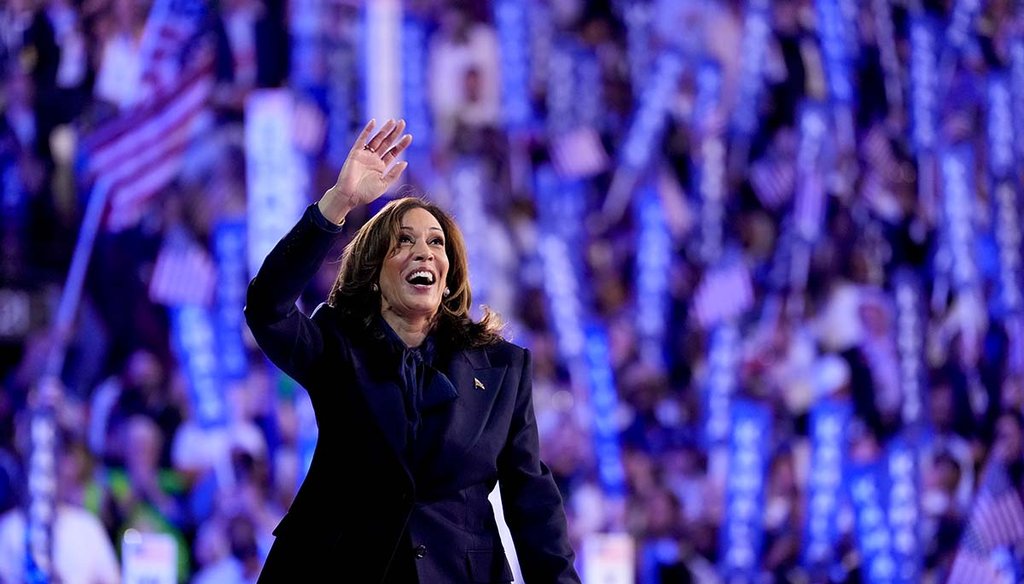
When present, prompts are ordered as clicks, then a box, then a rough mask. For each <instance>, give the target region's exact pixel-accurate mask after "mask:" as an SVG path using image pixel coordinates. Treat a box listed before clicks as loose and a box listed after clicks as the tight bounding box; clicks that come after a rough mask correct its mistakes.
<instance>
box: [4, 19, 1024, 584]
mask: <svg viewBox="0 0 1024 584" xmlns="http://www.w3.org/2000/svg"><path fill="white" fill-rule="evenodd" d="M1021 5H1022V3H1021V2H1018V1H1011V0H992V1H989V2H980V1H979V0H871V1H862V2H856V1H854V0H778V1H771V2H769V1H768V0H746V1H743V0H649V1H645V0H605V1H599V2H584V1H582V0H518V1H517V0H491V1H484V0H480V1H463V0H459V1H437V2H431V1H426V0H408V1H404V2H402V1H399V0H373V1H371V0H366V1H365V2H358V1H355V0H219V1H218V0H5V2H4V3H3V5H2V6H0V82H2V91H0V207H2V211H0V380H2V383H3V389H2V393H0V512H4V514H3V516H2V518H0V581H4V582H47V581H54V580H53V578H52V576H53V575H54V574H56V575H58V576H60V577H61V578H62V579H63V580H62V581H64V582H115V581H119V580H120V581H124V582H142V581H145V582H201V583H208V582H227V583H233V582H252V581H254V580H255V576H256V574H257V573H258V571H259V568H260V566H261V563H262V561H263V559H264V558H265V555H266V553H267V551H268V549H269V546H270V544H271V543H272V541H273V538H272V535H271V531H272V529H273V528H274V526H275V525H276V522H277V521H278V520H279V519H280V517H281V516H282V515H283V513H284V510H285V509H286V508H287V506H288V504H289V503H290V501H291V498H292V496H293V495H294V493H295V491H296V488H297V486H298V484H299V482H300V481H301V479H302V477H303V475H304V472H305V469H306V464H307V463H308V460H309V458H310V456H311V452H312V446H313V444H314V442H315V438H316V427H315V423H314V422H313V419H312V415H311V411H310V408H309V404H308V401H307V400H306V399H305V394H304V392H303V391H302V389H301V388H299V387H297V386H296V384H295V383H294V382H293V381H291V380H290V379H289V378H287V377H286V376H284V375H283V374H282V373H280V372H279V371H277V370H276V369H275V368H274V367H273V366H272V365H270V364H269V363H268V362H267V361H266V359H265V358H264V357H263V356H262V354H261V353H260V352H259V350H258V349H257V348H256V347H255V345H254V343H253V341H252V339H251V337H250V336H249V333H248V331H247V330H246V328H245V325H244V322H243V319H242V312H241V309H242V305H243V302H244V293H245V286H246V284H247V282H248V279H249V278H250V277H251V275H252V274H253V273H254V271H255V269H256V267H257V266H258V265H259V264H260V262H261V260H262V258H263V257H264V256H265V254H266V253H267V251H268V250H269V249H270V247H271V246H273V245H274V243H276V241H277V240H278V239H279V238H280V237H281V236H282V235H283V234H284V233H285V231H286V230H287V229H288V228H289V227H290V226H291V225H292V224H293V223H294V222H295V221H296V220H297V218H298V217H299V215H300V214H301V212H302V210H303V209H304V207H305V206H307V205H308V204H310V203H311V202H313V201H315V200H317V199H318V198H319V196H320V195H321V193H322V192H323V191H324V190H325V189H326V188H327V187H329V186H330V185H331V184H333V181H334V179H335V177H336V176H337V172H338V170H339V169H340V165H341V163H342V161H343V160H344V158H345V155H346V153H347V151H348V149H349V147H350V146H351V144H352V140H353V139H354V137H355V135H356V133H357V131H358V129H359V128H361V127H362V125H363V124H364V123H365V120H366V119H368V118H370V117H375V118H376V119H377V120H378V122H381V123H382V122H383V120H385V119H387V118H389V117H395V118H398V117H401V118H404V119H405V120H406V121H407V123H408V131H409V132H411V133H412V134H413V135H414V136H415V141H414V142H413V145H412V147H411V148H410V150H409V151H408V152H407V156H406V158H407V159H408V160H409V162H410V166H409V168H408V170H407V171H406V173H405V175H404V178H403V180H404V181H405V184H403V185H402V186H401V187H399V188H397V189H395V191H396V193H395V194H398V195H406V194H412V195H423V196H426V197H427V198H429V199H431V200H434V201H436V202H439V203H440V204H442V205H443V206H444V207H446V208H448V209H450V210H451V211H452V212H453V213H454V215H455V216H456V219H457V220H458V222H459V224H460V225H461V227H462V229H463V230H464V233H465V236H466V239H467V242H468V246H469V254H470V257H469V260H470V269H471V282H472V284H473V289H474V293H475V297H474V303H475V304H486V305H488V306H490V307H491V308H493V309H495V310H497V311H498V312H499V313H500V314H501V315H502V316H503V317H504V318H505V320H506V321H507V322H508V329H507V333H508V336H509V337H510V339H511V340H512V341H514V342H516V343H519V344H521V345H523V346H526V347H528V348H530V349H531V351H532V352H533V356H534V369H535V370H534V392H535V404H536V409H537V417H538V423H539V428H540V433H541V441H542V448H543V457H544V459H545V460H546V462H547V463H548V464H549V465H550V467H551V469H552V472H553V473H554V476H555V478H556V480H557V482H558V486H559V488H560V489H561V492H562V495H563V497H564V499H565V504H566V509H567V512H568V518H569V527H570V531H571V536H572V539H573V542H574V545H575V547H576V549H577V551H578V553H579V558H578V559H579V567H580V569H581V571H582V572H583V575H584V579H585V581H586V582H588V583H589V582H594V583H596V582H601V583H602V584H617V583H620V582H621V583H626V582H639V583H643V584H648V583H650V584H654V583H665V584H669V583H680V582H708V583H714V582H780V583H781V582H797V583H799V582H946V581H950V582H977V583H981V582H985V583H988V582H991V583H1012V582H1021V581H1024V506H1022V504H1021V494H1022V492H1024V448H1022V445H1024V414H1022V411H1024V410H1022V407H1024V385H1022V384H1024V377H1022V371H1024V345H1022V340H1024V339H1022V330H1024V329H1022V318H1021V309H1022V296H1021V286H1022V278H1021V276H1022V274H1021V270H1022V263H1021V246H1022V238H1021V213H1022V207H1021V196H1020V192H1019V191H1020V181H1021V176H1022V175H1021V171H1020V168H1021V164H1020V163H1021V161H1022V160H1024V8H1022V6H1021ZM380 203H383V201H380ZM376 208H377V206H374V207H372V208H370V209H361V210H357V211H356V212H355V213H354V214H353V215H352V216H350V217H349V219H348V228H347V229H346V231H345V234H344V236H343V237H342V238H341V240H339V243H338V248H337V252H336V253H334V254H332V257H331V258H330V259H329V260H328V261H327V262H325V264H324V266H323V269H322V270H321V273H320V277H318V278H317V279H316V280H315V281H314V282H312V283H311V285H310V286H309V289H308V290H307V291H306V293H305V294H304V296H303V298H302V308H303V309H304V310H305V311H307V312H308V311H310V310H312V308H314V307H315V306H316V305H317V304H318V303H319V302H321V301H322V300H323V299H325V297H326V293H327V291H328V290H329V288H330V285H331V284H332V282H333V279H334V276H335V274H336V272H337V270H338V267H339V263H338V261H337V260H338V258H339V257H340V251H341V247H342V245H343V244H344V243H345V242H346V241H347V238H348V237H350V236H351V234H352V233H353V232H354V231H355V229H356V228H357V227H358V226H359V225H360V224H361V223H362V222H363V221H364V220H365V219H366V218H367V217H368V216H369V215H370V214H371V213H373V212H374V211H376ZM477 314H479V312H478V313H477ZM352 480H358V476H357V475H356V474H353V476H352ZM339 496H340V494H339ZM509 551H510V552H512V550H509ZM533 584H536V583H533Z"/></svg>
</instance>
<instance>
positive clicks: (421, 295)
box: [380, 207, 448, 319]
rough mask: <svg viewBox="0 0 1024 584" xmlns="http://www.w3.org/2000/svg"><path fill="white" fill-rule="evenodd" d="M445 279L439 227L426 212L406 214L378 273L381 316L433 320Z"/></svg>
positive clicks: (417, 211) (409, 212) (443, 253)
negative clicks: (390, 315) (395, 239)
mask: <svg viewBox="0 0 1024 584" xmlns="http://www.w3.org/2000/svg"><path fill="white" fill-rule="evenodd" d="M447 278H448V256H447V254H446V253H445V234H444V231H442V230H441V224H440V223H438V221H437V219H436V218H435V217H434V216H433V215H432V214H431V213H430V212H429V211H427V210H426V209H423V208H419V207H417V208H414V209H410V210H408V211H406V212H405V215H403V216H402V223H401V231H400V232H399V234H398V241H397V242H395V246H394V247H393V248H392V249H391V251H390V252H389V253H388V256H387V257H386V258H385V259H384V265H383V266H382V267H381V271H380V295H381V303H380V304H381V306H380V310H381V314H384V315H385V316H386V315H387V313H389V312H390V313H393V314H394V315H395V316H398V317H400V318H405V319H416V318H421V317H427V318H430V317H432V316H434V314H435V313H436V312H437V309H438V307H439V306H440V305H441V300H442V299H443V292H444V287H445V280H446V279H447Z"/></svg>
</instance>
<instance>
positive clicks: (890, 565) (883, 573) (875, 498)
mask: <svg viewBox="0 0 1024 584" xmlns="http://www.w3.org/2000/svg"><path fill="white" fill-rule="evenodd" d="M887 475H888V473H887V472H886V468H885V461H884V460H880V461H875V462H870V463H860V464H852V465H849V466H848V468H847V476H848V477H849V482H848V488H849V493H850V502H851V503H852V504H853V510H854V514H855V523H856V530H857V532H856V540H857V547H858V549H859V550H860V554H861V558H862V559H861V566H862V568H863V573H864V579H865V581H866V582H868V583H869V584H875V583H879V584H880V583H882V582H892V581H894V579H895V577H896V559H895V557H894V555H893V549H892V536H891V535H890V531H889V522H888V519H887V514H886V511H887V508H886V500H885V499H886V498H885V493H886V492H887V490H888V489H889V485H888V480H887V479H888V476H887Z"/></svg>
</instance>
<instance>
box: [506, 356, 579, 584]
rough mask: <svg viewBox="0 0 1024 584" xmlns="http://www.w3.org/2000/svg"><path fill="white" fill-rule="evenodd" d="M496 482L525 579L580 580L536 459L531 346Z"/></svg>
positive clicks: (547, 475) (546, 476)
mask: <svg viewBox="0 0 1024 584" xmlns="http://www.w3.org/2000/svg"><path fill="white" fill-rule="evenodd" d="M498 481H499V483H500V491H501V505H502V509H503V510H504V513H505V522H506V523H508V526H509V530H510V531H511V533H512V540H513V541H514V542H515V546H516V554H517V556H518V558H519V566H520V567H521V568H522V571H523V578H524V579H525V580H526V581H527V582H552V583H557V584H570V583H575V584H578V583H579V582H580V577H579V575H578V574H577V573H576V569H575V567H574V566H573V563H574V561H575V554H574V553H573V550H572V547H571V546H570V545H569V533H568V528H567V526H566V520H565V510H564V509H563V507H562V497H561V495H560V494H559V492H558V487H557V486H556V485H555V481H554V479H553V478H552V477H551V471H550V470H549V469H548V467H547V466H546V465H545V464H544V463H543V462H541V460H540V439H539V436H538V434H537V419H536V417H535V415H534V411H533V379H532V368H531V357H530V352H529V351H526V353H525V357H524V359H523V372H522V377H521V378H520V382H519V389H518V393H517V395H516V405H515V412H514V413H513V415H512V426H511V428H510V429H509V437H508V442H507V443H506V444H505V448H504V449H503V450H502V452H501V455H500V456H499V457H498Z"/></svg>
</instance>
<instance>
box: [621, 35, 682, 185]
mask: <svg viewBox="0 0 1024 584" xmlns="http://www.w3.org/2000/svg"><path fill="white" fill-rule="evenodd" d="M683 69H684V63H683V58H682V56H680V55H679V54H678V53H676V52H673V51H666V52H664V53H662V54H661V55H660V56H659V57H658V60H657V62H656V63H655V65H654V73H653V77H652V79H651V81H650V83H649V84H648V85H647V86H646V87H645V89H644V92H643V94H642V95H641V96H640V106H639V107H638V109H637V112H636V116H635V117H634V119H633V123H632V125H631V126H630V128H629V132H628V133H627V135H626V141H625V143H624V144H623V145H622V159H621V163H622V165H623V166H625V167H626V168H629V169H631V170H634V171H639V170H643V169H644V168H645V167H646V166H647V163H648V162H650V158H651V152H653V151H656V150H657V148H656V147H655V142H656V141H657V139H658V137H659V136H661V133H662V131H663V130H664V127H665V114H666V112H667V111H668V107H669V104H670V103H671V101H672V99H674V97H675V94H676V90H677V86H678V83H679V77H680V76H681V75H682V74H683Z"/></svg>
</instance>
